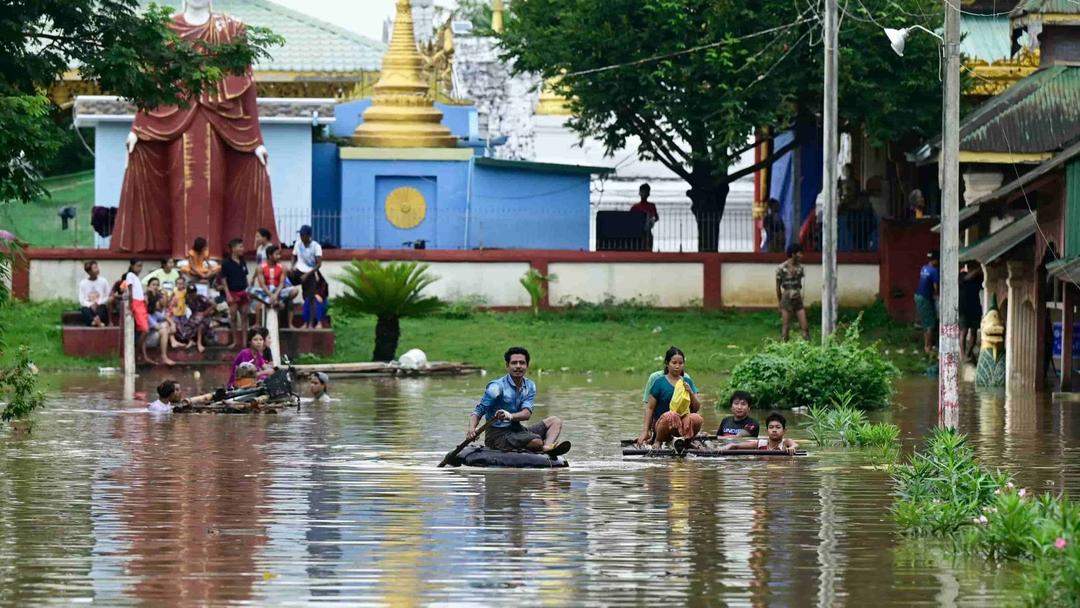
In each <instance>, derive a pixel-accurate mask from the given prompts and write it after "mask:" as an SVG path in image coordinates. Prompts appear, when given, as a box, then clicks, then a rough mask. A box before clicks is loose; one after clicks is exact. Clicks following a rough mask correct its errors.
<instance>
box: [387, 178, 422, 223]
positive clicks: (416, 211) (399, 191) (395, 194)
mask: <svg viewBox="0 0 1080 608" xmlns="http://www.w3.org/2000/svg"><path fill="white" fill-rule="evenodd" d="M426 215H427V203H426V202H424V195H423V194H421V193H420V191H419V190H417V189H416V188H410V187H408V186H403V187H401V188H394V189H393V190H392V191H391V192H390V194H387V195H386V219H388V220H390V224H391V225H393V226H394V227H395V228H401V229H402V230H409V229H410V228H416V227H417V226H419V225H420V222H422V221H424V217H425V216H426Z"/></svg>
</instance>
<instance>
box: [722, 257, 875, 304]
mask: <svg viewBox="0 0 1080 608" xmlns="http://www.w3.org/2000/svg"><path fill="white" fill-rule="evenodd" d="M803 268H804V269H805V272H806V280H805V282H804V283H803V303H804V304H806V305H807V306H809V305H811V304H818V303H820V302H821V266H820V265H814V266H810V265H804V266H803ZM878 275H879V271H878V266H877V264H840V265H839V266H838V267H837V281H836V282H837V289H838V290H839V297H840V305H841V306H866V305H869V304H872V303H873V302H874V300H875V299H876V298H877V297H878ZM720 292H721V295H722V299H723V302H724V306H733V307H736V308H772V307H775V306H777V305H778V303H777V301H776V265H775V264H750V263H743V262H740V263H733V264H723V265H721V269H720Z"/></svg>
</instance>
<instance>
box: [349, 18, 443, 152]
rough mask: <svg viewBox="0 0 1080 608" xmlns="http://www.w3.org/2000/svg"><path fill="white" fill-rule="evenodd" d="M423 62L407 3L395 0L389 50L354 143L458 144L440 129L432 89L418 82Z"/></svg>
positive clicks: (396, 145) (378, 145)
mask: <svg viewBox="0 0 1080 608" xmlns="http://www.w3.org/2000/svg"><path fill="white" fill-rule="evenodd" d="M423 65H424V59H423V57H422V56H421V55H420V52H419V51H418V50H417V48H416V39H415V38H414V37H413V20H412V7H411V6H410V3H409V0H397V15H396V17H395V19H394V32H393V35H392V36H391V38H390V48H389V50H387V52H386V55H385V56H383V63H382V74H381V76H380V77H379V82H377V83H376V84H375V87H374V90H375V95H374V97H373V99H372V105H371V107H369V108H368V109H367V110H365V111H364V121H363V122H362V123H360V126H358V127H356V131H354V132H353V143H354V144H355V145H357V146H360V147H370V148H453V147H455V146H456V145H457V138H455V137H454V136H453V135H452V134H451V133H450V129H448V128H446V127H445V126H443V124H442V112H440V111H439V110H437V109H435V105H434V101H435V100H434V98H433V96H432V94H431V87H430V85H429V84H428V83H426V82H424V80H423V78H422V77H421V72H422V68H423Z"/></svg>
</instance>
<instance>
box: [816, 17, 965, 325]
mask: <svg viewBox="0 0 1080 608" xmlns="http://www.w3.org/2000/svg"><path fill="white" fill-rule="evenodd" d="M946 1H947V0H946ZM954 1H957V2H959V0H954ZM836 3H837V0H825V35H824V45H823V46H824V47H825V88H824V96H825V108H824V112H823V114H822V131H823V132H824V133H823V134H824V137H825V150H824V153H823V155H822V165H823V166H824V176H823V178H822V187H823V189H824V194H825V200H824V205H825V209H824V211H825V213H824V214H823V215H824V217H823V222H822V234H821V274H822V279H821V340H822V342H824V341H825V340H827V339H828V337H829V336H831V335H832V334H833V332H834V331H836V309H837V307H836V207H837V201H836V157H837V148H838V142H837V139H838V138H839V130H838V124H837V116H836V96H837V88H838V85H837V76H836V42H837V38H838V36H837V32H836V29H837V27H836V10H837V7H836Z"/></svg>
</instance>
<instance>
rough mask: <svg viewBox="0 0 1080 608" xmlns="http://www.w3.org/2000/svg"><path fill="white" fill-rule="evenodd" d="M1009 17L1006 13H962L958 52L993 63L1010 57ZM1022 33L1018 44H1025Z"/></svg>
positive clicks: (966, 57)
mask: <svg viewBox="0 0 1080 608" xmlns="http://www.w3.org/2000/svg"><path fill="white" fill-rule="evenodd" d="M1011 27H1012V26H1010V25H1009V18H1008V16H1006V15H998V16H994V15H966V14H965V15H962V16H961V17H960V33H961V34H962V35H963V38H962V39H961V41H960V54H961V55H963V56H964V58H965V59H979V60H982V61H985V62H986V63H994V62H995V61H1000V60H1002V59H1008V58H1009V57H1012V50H1011V48H1010V46H1011V43H1010V41H1009V36H1010V35H1011V32H1010V30H1011ZM1026 38H1027V34H1026V33H1025V34H1024V37H1023V39H1022V40H1021V42H1020V46H1021V47H1023V46H1027V43H1026Z"/></svg>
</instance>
